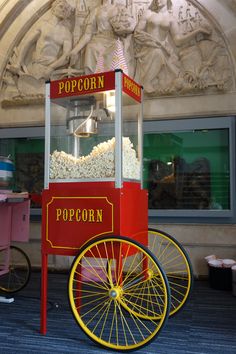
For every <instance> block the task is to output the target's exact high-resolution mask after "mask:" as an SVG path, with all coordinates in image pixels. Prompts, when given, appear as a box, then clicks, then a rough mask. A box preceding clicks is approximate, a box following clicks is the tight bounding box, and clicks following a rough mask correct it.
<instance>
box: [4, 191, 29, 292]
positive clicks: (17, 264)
mask: <svg viewBox="0 0 236 354" xmlns="http://www.w3.org/2000/svg"><path fill="white" fill-rule="evenodd" d="M29 209H30V199H29V195H28V193H11V192H5V193H1V192H0V292H2V293H4V294H12V293H15V292H17V291H19V290H21V289H22V288H24V287H25V286H26V284H27V283H28V281H29V278H30V273H31V265H30V260H29V258H28V256H27V255H26V253H25V252H24V251H23V250H22V249H20V248H19V247H16V246H13V245H12V244H11V243H12V241H17V242H27V241H28V240H29Z"/></svg>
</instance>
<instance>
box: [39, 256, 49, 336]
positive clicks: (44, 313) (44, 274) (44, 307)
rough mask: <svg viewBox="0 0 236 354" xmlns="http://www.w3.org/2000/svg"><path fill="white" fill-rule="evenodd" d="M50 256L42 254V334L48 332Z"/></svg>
mask: <svg viewBox="0 0 236 354" xmlns="http://www.w3.org/2000/svg"><path fill="white" fill-rule="evenodd" d="M47 293H48V255H47V254H43V253H42V273H41V323H40V326H41V327H40V332H41V334H46V332H47Z"/></svg>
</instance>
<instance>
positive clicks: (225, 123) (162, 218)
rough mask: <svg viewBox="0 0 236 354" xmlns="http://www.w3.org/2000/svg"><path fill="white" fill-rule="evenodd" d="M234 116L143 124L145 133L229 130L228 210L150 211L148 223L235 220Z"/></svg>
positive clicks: (147, 121)
mask: <svg viewBox="0 0 236 354" xmlns="http://www.w3.org/2000/svg"><path fill="white" fill-rule="evenodd" d="M235 118H236V117H235V116H226V117H223V116H221V117H199V118H183V119H177V118H176V119H166V120H146V121H144V124H143V127H144V134H154V133H174V132H180V131H182V132H183V131H187V130H189V131H191V130H199V129H208V130H210V129H225V128H226V129H229V154H230V156H229V168H230V186H229V187H230V209H227V210H206V209H202V210H199V209H189V210H188V209H178V210H177V209H162V210H160V209H155V210H154V209H149V210H148V215H149V218H150V220H151V221H154V222H155V221H158V222H166V221H168V222H175V223H176V222H177V223H180V222H184V223H185V222H186V223H189V222H190V223H202V222H203V223H206V222H207V223H209V222H213V223H218V222H220V223H223V222H225V223H231V222H233V221H234V222H235V221H236V213H235V210H236V202H235V199H236V198H234V196H235V179H236V178H235V161H234V157H235V155H236V154H235V135H236V134H235Z"/></svg>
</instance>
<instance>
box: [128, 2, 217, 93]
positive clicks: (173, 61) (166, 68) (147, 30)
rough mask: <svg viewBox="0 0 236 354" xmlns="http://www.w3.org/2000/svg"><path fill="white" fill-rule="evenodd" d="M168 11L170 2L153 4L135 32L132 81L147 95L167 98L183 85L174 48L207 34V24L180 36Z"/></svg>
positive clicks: (209, 31)
mask: <svg viewBox="0 0 236 354" xmlns="http://www.w3.org/2000/svg"><path fill="white" fill-rule="evenodd" d="M171 8H172V1H171V0H153V1H152V3H151V5H150V7H149V9H147V10H146V11H145V12H144V13H143V15H142V17H141V18H140V21H139V23H138V25H137V27H136V30H135V34H134V37H135V41H136V44H137V47H138V50H137V54H136V58H137V69H136V75H135V77H136V80H137V81H139V82H142V84H143V86H144V90H145V91H146V92H147V93H152V94H153V93H155V94H165V93H166V94H170V93H172V92H175V91H176V90H177V89H179V88H182V86H183V85H184V82H183V80H182V78H181V77H180V64H181V63H180V61H179V58H178V51H177V49H176V48H178V47H181V46H183V45H186V44H188V43H189V42H190V41H191V40H192V39H194V38H196V36H197V35H199V34H204V35H207V36H209V35H210V34H211V28H210V27H209V26H208V25H207V24H205V26H204V25H202V26H199V27H197V28H196V29H193V30H192V31H191V32H188V33H180V31H179V27H178V22H177V20H176V19H175V18H174V16H173V14H172V11H171Z"/></svg>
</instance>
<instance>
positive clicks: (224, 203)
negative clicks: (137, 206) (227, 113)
mask: <svg viewBox="0 0 236 354" xmlns="http://www.w3.org/2000/svg"><path fill="white" fill-rule="evenodd" d="M211 119H212V121H214V118H211ZM191 121H192V122H191V124H190V125H189V124H188V123H189V120H186V122H185V121H184V120H181V122H179V123H178V122H177V121H172V127H173V128H174V129H173V131H170V130H169V128H170V127H171V121H168V123H166V131H165V129H164V128H163V127H164V126H165V124H164V123H163V122H162V123H160V122H159V123H158V122H156V129H155V130H154V131H153V129H152V131H149V132H146V133H145V134H144V150H143V157H144V187H145V188H147V189H148V193H149V210H150V211H155V210H156V211H158V210H159V211H163V210H166V213H167V210H168V211H169V212H168V214H169V215H170V216H173V215H179V216H180V215H181V214H179V212H178V213H177V214H175V213H174V212H173V213H170V211H171V210H172V211H174V210H175V211H177V210H179V211H180V210H182V211H183V214H182V216H185V215H186V214H185V211H186V210H188V211H191V210H192V211H196V210H197V211H200V213H196V212H195V214H194V213H193V214H192V216H194V215H195V216H198V215H201V216H209V215H210V214H207V213H205V211H206V210H207V211H219V210H220V211H230V210H231V209H232V188H231V180H232V175H231V170H232V156H231V155H232V153H231V150H232V146H231V141H232V139H231V138H230V137H231V133H232V132H231V130H233V129H230V126H227V124H225V125H226V126H225V127H217V124H213V125H212V127H211V124H210V123H209V119H206V120H205V121H204V119H197V120H196V121H195V120H194V119H192V120H191ZM217 122H218V123H219V120H217ZM206 123H209V124H206ZM221 123H222V121H221ZM151 124H152V127H153V124H154V123H153V122H152V123H151ZM158 124H160V131H159V132H158ZM178 124H179V128H177V127H178ZM201 124H202V127H201ZM184 125H186V129H184ZM218 125H220V124H218ZM223 125H224V124H223ZM180 127H181V128H180ZM190 127H191V129H189V128H190ZM175 129H176V130H175ZM180 129H181V130H180ZM148 130H149V129H148ZM150 130H151V129H150ZM201 211H202V214H201ZM204 213H205V215H204ZM168 214H166V215H168ZM151 215H155V214H153V213H152V212H151ZM157 215H158V214H157ZM163 215H164V214H163ZM224 216H225V214H224Z"/></svg>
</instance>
